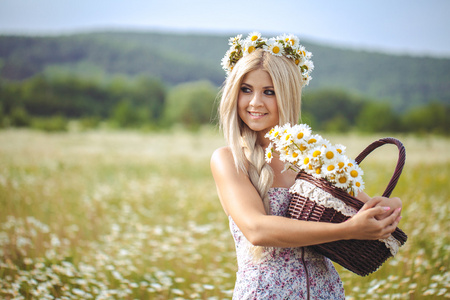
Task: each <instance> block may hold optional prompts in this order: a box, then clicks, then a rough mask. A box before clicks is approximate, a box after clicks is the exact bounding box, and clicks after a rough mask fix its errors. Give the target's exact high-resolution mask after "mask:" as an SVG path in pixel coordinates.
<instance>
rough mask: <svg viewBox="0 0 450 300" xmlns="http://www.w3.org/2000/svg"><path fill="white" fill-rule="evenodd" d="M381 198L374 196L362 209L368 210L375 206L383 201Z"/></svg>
mask: <svg viewBox="0 0 450 300" xmlns="http://www.w3.org/2000/svg"><path fill="white" fill-rule="evenodd" d="M381 200H382V199H381V198H380V197H374V198H372V199H370V200H369V201H367V202H366V203H365V204H364V205H363V207H361V210H368V209H369V208H372V207H375V206H376V205H377V204H378V203H380V202H381Z"/></svg>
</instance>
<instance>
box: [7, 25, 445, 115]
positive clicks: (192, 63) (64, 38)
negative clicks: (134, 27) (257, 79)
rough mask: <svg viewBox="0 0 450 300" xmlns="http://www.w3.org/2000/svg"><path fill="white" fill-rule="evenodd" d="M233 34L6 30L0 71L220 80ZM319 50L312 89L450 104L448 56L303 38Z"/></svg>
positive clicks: (16, 75)
mask: <svg viewBox="0 0 450 300" xmlns="http://www.w3.org/2000/svg"><path fill="white" fill-rule="evenodd" d="M227 44H228V36H224V35H204V34H187V35H184V34H176V33H157V32H94V33H85V34H73V35H61V36H40V37H38V36H0V78H1V79H3V80H13V81H18V80H23V79H27V78H29V77H32V76H34V75H36V74H41V73H46V74H48V73H53V74H55V73H56V74H58V72H62V73H75V74H77V75H80V76H86V77H89V76H105V75H106V76H110V75H116V74H122V75H126V76H137V75H148V76H152V77H158V78H160V79H161V80H162V81H163V82H165V83H166V84H168V85H175V84H179V83H182V82H188V81H196V80H201V79H207V80H210V81H211V82H213V83H214V84H216V85H220V84H222V82H223V80H224V76H225V74H224V72H223V71H222V70H221V67H220V59H221V58H222V56H223V55H224V53H225V51H226V50H227V48H228V45H227ZM302 44H303V45H305V46H306V47H307V49H308V50H310V51H311V52H313V54H314V57H313V59H314V63H315V70H314V72H313V77H314V80H313V81H312V82H311V85H310V86H309V87H308V88H307V90H308V91H314V90H318V89H323V88H338V89H342V90H347V91H350V92H352V93H356V94H360V95H363V96H367V97H369V98H374V99H379V100H381V101H387V102H389V103H391V105H392V107H393V108H394V109H396V110H397V111H405V110H408V109H410V108H412V107H414V106H418V105H421V104H426V103H429V102H430V101H439V102H444V103H446V104H449V103H450V59H447V58H432V57H417V56H400V55H388V54H382V53H375V52H367V51H356V50H349V49H340V48H333V47H328V46H324V45H318V44H312V43H308V42H304V41H303V42H302Z"/></svg>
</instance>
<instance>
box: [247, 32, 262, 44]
mask: <svg viewBox="0 0 450 300" xmlns="http://www.w3.org/2000/svg"><path fill="white" fill-rule="evenodd" d="M247 38H248V39H249V40H250V41H252V42H256V41H257V40H259V39H260V38H261V33H259V32H258V31H253V32H251V33H250V34H249V35H248V37H247Z"/></svg>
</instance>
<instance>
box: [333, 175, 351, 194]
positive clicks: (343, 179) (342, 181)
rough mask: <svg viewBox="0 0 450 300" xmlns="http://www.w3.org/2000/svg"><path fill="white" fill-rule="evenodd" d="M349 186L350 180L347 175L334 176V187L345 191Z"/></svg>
mask: <svg viewBox="0 0 450 300" xmlns="http://www.w3.org/2000/svg"><path fill="white" fill-rule="evenodd" d="M349 184H350V178H349V176H348V174H347V173H345V172H344V173H338V174H336V181H335V186H336V187H338V188H341V189H344V190H346V189H347V188H348V186H349Z"/></svg>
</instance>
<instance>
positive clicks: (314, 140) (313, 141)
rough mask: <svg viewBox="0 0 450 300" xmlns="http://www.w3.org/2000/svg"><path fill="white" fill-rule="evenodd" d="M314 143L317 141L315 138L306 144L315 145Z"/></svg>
mask: <svg viewBox="0 0 450 300" xmlns="http://www.w3.org/2000/svg"><path fill="white" fill-rule="evenodd" d="M315 142H317V140H316V139H315V138H312V139H310V140H309V141H308V144H312V143H315Z"/></svg>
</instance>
